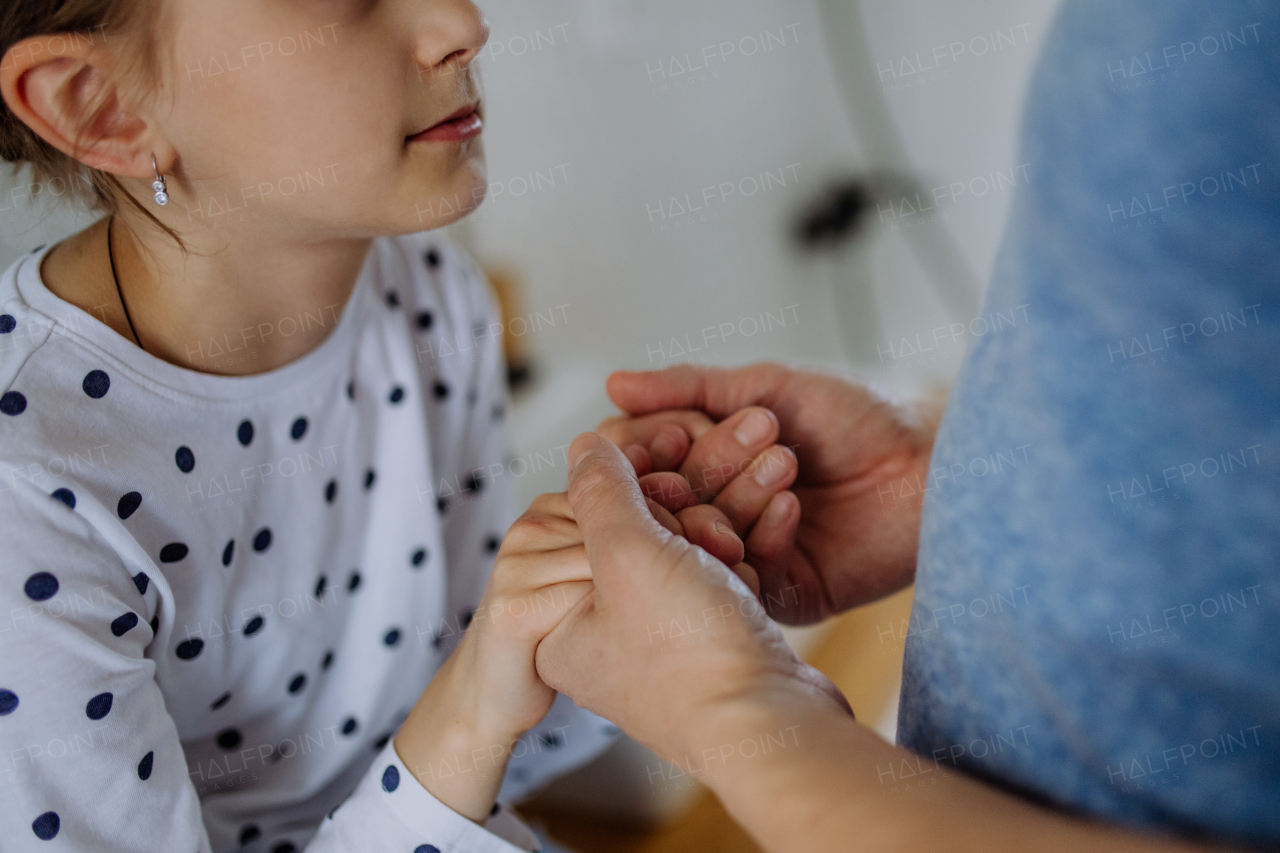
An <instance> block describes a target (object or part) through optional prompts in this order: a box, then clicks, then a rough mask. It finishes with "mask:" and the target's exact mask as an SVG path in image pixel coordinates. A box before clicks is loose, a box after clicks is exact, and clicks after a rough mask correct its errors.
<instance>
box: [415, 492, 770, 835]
mask: <svg viewBox="0 0 1280 853" xmlns="http://www.w3.org/2000/svg"><path fill="white" fill-rule="evenodd" d="M662 476H663V477H664V478H666V480H667V481H668V482H671V481H672V478H675V479H679V478H678V477H677V476H676V475H672V474H665V475H662ZM645 479H646V480H648V479H650V478H645ZM683 488H684V490H686V491H688V489H689V487H688V484H687V483H686V484H684V485H683ZM648 509H649V511H650V512H651V513H652V514H653V516H654V517H655V518H657V519H658V521H659V522H660V523H662V524H663V526H665V527H666V528H667V529H668V530H671V531H672V532H673V533H676V534H678V535H681V536H685V537H686V538H688V539H689V540H690V541H691V542H693V543H694V544H697V545H700V546H701V547H702V548H703V549H704V550H706V551H708V552H709V553H710V554H711V555H712V556H714V557H716V558H717V559H719V560H721V561H722V562H725V563H726V564H728V565H730V566H738V565H739V564H741V562H742V556H743V544H742V541H741V539H739V538H738V537H737V536H736V535H735V534H734V533H733V532H732V528H731V526H730V524H729V523H728V520H727V519H726V518H725V517H724V515H723V514H722V513H721V512H719V511H718V510H716V509H715V508H713V507H710V506H703V505H698V506H694V507H689V508H684V509H681V510H678V511H677V512H676V513H675V514H674V515H673V514H672V513H671V512H669V511H667V510H666V509H664V508H663V507H662V506H660V505H658V504H656V503H654V502H653V501H652V500H649V501H648ZM745 570H746V567H745V566H742V567H740V569H739V571H740V572H742V571H745ZM752 575H754V573H752ZM591 587H592V584H591V567H590V566H589V565H588V563H587V557H586V550H585V548H584V546H583V542H582V536H581V534H580V533H579V531H578V525H577V522H576V520H575V519H574V517H573V511H572V509H570V507H569V502H568V499H567V497H566V496H565V495H564V494H555V495H543V496H542V497H540V498H538V499H537V500H536V501H534V503H533V506H532V507H530V509H529V511H528V512H526V513H525V514H524V515H523V516H522V517H521V518H520V519H519V520H518V521H517V522H516V523H515V524H514V525H512V527H511V529H510V530H509V531H507V535H506V537H505V539H504V540H503V543H502V547H501V549H500V550H499V551H498V557H497V560H496V562H495V563H494V568H493V574H492V576H491V577H490V579H489V585H488V587H487V588H486V589H485V594H484V597H483V599H482V600H481V602H480V605H479V607H478V608H477V609H476V612H475V615H474V617H473V618H472V621H471V624H470V626H469V627H468V629H467V631H466V634H465V635H464V636H463V638H462V641H461V643H459V645H458V648H457V649H456V650H455V651H454V653H453V655H452V656H450V658H449V660H448V661H446V662H445V664H444V665H443V666H442V667H441V668H440V670H439V671H438V672H437V673H436V675H435V677H434V678H433V679H432V681H431V683H430V685H428V687H427V689H426V691H424V693H423V694H422V698H421V699H419V701H418V703H417V704H416V705H415V706H414V709H413V711H412V712H411V713H410V714H409V717H408V719H406V721H405V724H404V726H403V727H402V728H401V730H400V733H399V734H398V735H397V736H396V742H395V749H396V751H397V753H399V755H400V757H401V759H402V760H403V761H404V762H405V764H406V766H408V767H409V769H410V770H411V771H412V772H413V774H414V775H415V776H416V777H417V778H418V780H419V781H420V782H421V783H422V784H423V786H424V787H425V788H426V789H427V790H428V791H430V792H431V793H432V795H434V796H435V797H436V799H438V800H440V801H441V802H442V803H444V804H445V805H447V806H449V807H450V808H452V809H453V810H454V811H456V812H458V813H459V814H461V815H463V816H465V817H467V818H470V819H471V820H474V821H477V822H478V821H481V820H483V819H484V818H485V817H486V816H487V815H488V813H489V809H490V808H491V807H492V805H493V802H494V799H495V797H496V796H497V793H498V789H499V787H501V784H502V778H503V774H504V773H505V771H506V766H507V761H508V759H509V758H510V755H511V749H512V747H513V746H514V744H515V742H516V741H517V740H518V739H519V738H520V737H521V736H523V735H524V734H525V732H527V731H528V730H529V729H531V728H533V727H534V726H535V725H537V724H538V722H539V721H540V720H541V719H542V718H543V717H544V716H546V714H547V712H548V711H549V710H550V708H551V704H552V702H553V701H554V699H555V691H554V690H552V689H551V688H550V687H548V686H547V685H546V684H544V683H543V682H542V680H541V679H540V678H539V677H538V674H537V669H536V666H535V663H534V661H535V656H536V653H537V648H538V643H540V642H541V641H542V638H543V637H545V636H546V635H547V634H548V633H549V632H550V631H551V630H552V629H553V628H555V627H556V626H557V625H558V624H559V623H560V621H561V620H562V619H563V618H564V617H565V615H566V614H567V613H569V612H570V611H571V610H572V609H573V608H574V607H575V606H576V605H577V604H578V602H579V601H581V600H582V598H583V597H584V596H585V595H586V594H587V593H588V592H589V591H590V590H591Z"/></svg>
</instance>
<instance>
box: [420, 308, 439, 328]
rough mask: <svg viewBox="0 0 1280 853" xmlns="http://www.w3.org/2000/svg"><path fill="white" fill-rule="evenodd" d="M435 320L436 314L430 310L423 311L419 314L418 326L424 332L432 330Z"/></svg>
mask: <svg viewBox="0 0 1280 853" xmlns="http://www.w3.org/2000/svg"><path fill="white" fill-rule="evenodd" d="M435 322H436V318H435V315H434V314H432V313H431V312H430V311H423V312H421V313H420V314H418V328H419V329H421V330H422V331H424V332H426V331H428V330H430V329H431V327H432V326H434V325H435Z"/></svg>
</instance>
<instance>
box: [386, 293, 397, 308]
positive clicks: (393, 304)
mask: <svg viewBox="0 0 1280 853" xmlns="http://www.w3.org/2000/svg"><path fill="white" fill-rule="evenodd" d="M387 307H388V308H399V307H400V294H398V293H396V292H395V291H394V290H388V291H387Z"/></svg>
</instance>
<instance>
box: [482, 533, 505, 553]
mask: <svg viewBox="0 0 1280 853" xmlns="http://www.w3.org/2000/svg"><path fill="white" fill-rule="evenodd" d="M501 547H502V537H500V536H493V535H490V536H489V538H488V539H486V540H485V541H484V549H485V550H486V551H488V552H489V553H490V554H496V553H498V549H499V548H501Z"/></svg>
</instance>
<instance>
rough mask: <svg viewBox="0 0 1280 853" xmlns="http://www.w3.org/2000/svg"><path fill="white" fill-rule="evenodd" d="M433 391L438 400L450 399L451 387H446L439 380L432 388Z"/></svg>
mask: <svg viewBox="0 0 1280 853" xmlns="http://www.w3.org/2000/svg"><path fill="white" fill-rule="evenodd" d="M431 390H432V393H434V394H435V395H436V399H437V400H447V399H449V386H448V385H446V384H445V383H444V382H442V381H441V380H439V379H437V380H436V384H435V386H434V387H432V389H431Z"/></svg>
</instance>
